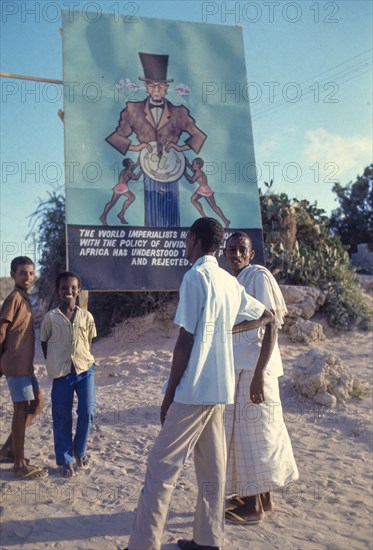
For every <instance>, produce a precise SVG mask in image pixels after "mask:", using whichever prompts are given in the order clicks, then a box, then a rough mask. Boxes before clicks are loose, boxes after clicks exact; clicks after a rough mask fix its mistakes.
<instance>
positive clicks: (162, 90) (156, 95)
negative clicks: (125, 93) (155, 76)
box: [145, 81, 168, 101]
mask: <svg viewBox="0 0 373 550" xmlns="http://www.w3.org/2000/svg"><path fill="white" fill-rule="evenodd" d="M145 86H146V91H147V92H148V94H149V95H150V97H151V98H152V100H153V101H162V99H163V98H164V96H165V95H166V94H167V90H168V84H166V83H165V82H153V81H150V82H146V84H145Z"/></svg>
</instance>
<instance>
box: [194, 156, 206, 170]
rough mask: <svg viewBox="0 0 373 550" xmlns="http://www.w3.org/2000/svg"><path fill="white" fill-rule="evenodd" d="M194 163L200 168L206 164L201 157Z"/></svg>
mask: <svg viewBox="0 0 373 550" xmlns="http://www.w3.org/2000/svg"><path fill="white" fill-rule="evenodd" d="M193 162H195V163H196V164H197V165H198V166H199V167H200V168H203V165H204V164H205V163H204V161H203V159H202V158H201V157H196V158H195V159H194V161H193Z"/></svg>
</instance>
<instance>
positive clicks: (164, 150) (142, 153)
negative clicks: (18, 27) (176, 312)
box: [63, 11, 263, 291]
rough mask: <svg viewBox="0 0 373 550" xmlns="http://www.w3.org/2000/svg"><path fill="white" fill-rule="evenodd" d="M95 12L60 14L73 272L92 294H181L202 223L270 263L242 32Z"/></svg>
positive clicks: (67, 204)
mask: <svg viewBox="0 0 373 550" xmlns="http://www.w3.org/2000/svg"><path fill="white" fill-rule="evenodd" d="M88 15H89V14H88V13H84V14H83V13H80V12H73V11H66V12H64V13H63V66H64V123H65V124H64V128H65V174H66V176H65V177H66V229H67V243H68V244H67V247H68V267H69V269H72V270H74V271H77V272H78V273H80V274H81V276H82V278H83V281H84V285H85V288H86V289H88V290H123V291H130V290H177V289H178V288H179V286H180V282H181V279H182V276H183V274H184V273H185V271H186V270H187V269H188V267H189V263H188V261H187V260H186V259H185V257H184V240H185V237H186V234H187V231H188V228H189V227H190V226H191V224H192V223H193V222H194V221H195V220H196V219H197V218H199V217H201V216H209V217H214V218H217V219H218V220H219V221H220V222H221V223H222V225H223V226H224V228H225V236H226V237H228V236H229V235H230V234H232V233H233V232H234V231H246V232H248V233H249V235H250V237H251V238H252V240H253V244H254V248H255V250H256V261H257V262H258V263H261V262H263V244H262V228H261V217H260V207H259V197H258V187H257V179H256V166H255V157H254V144H253V136H252V128H251V118H250V107H249V98H248V84H247V77H246V66H245V56H244V48H243V39H242V29H241V28H239V27H229V26H223V25H210V24H203V23H188V22H181V21H170V20H158V19H149V18H137V17H136V18H123V19H121V18H118V17H116V16H115V15H111V14H100V17H99V18H97V17H93V16H92V18H90V17H88ZM217 258H218V261H219V262H221V264H222V265H223V264H224V260H223V251H222V250H220V251H219V252H218V255H217Z"/></svg>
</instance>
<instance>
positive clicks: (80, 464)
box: [76, 456, 89, 470]
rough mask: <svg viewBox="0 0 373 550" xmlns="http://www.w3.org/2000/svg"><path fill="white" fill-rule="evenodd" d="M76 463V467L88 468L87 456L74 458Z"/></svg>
mask: <svg viewBox="0 0 373 550" xmlns="http://www.w3.org/2000/svg"><path fill="white" fill-rule="evenodd" d="M76 465H77V466H78V468H81V469H82V470H86V469H87V468H89V458H88V456H83V457H82V458H77V459H76Z"/></svg>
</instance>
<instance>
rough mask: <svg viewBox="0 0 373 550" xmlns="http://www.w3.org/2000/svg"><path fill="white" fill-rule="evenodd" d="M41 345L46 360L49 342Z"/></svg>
mask: <svg viewBox="0 0 373 550" xmlns="http://www.w3.org/2000/svg"><path fill="white" fill-rule="evenodd" d="M40 344H41V349H42V350H43V355H44V359H46V358H47V354H48V342H40Z"/></svg>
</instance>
